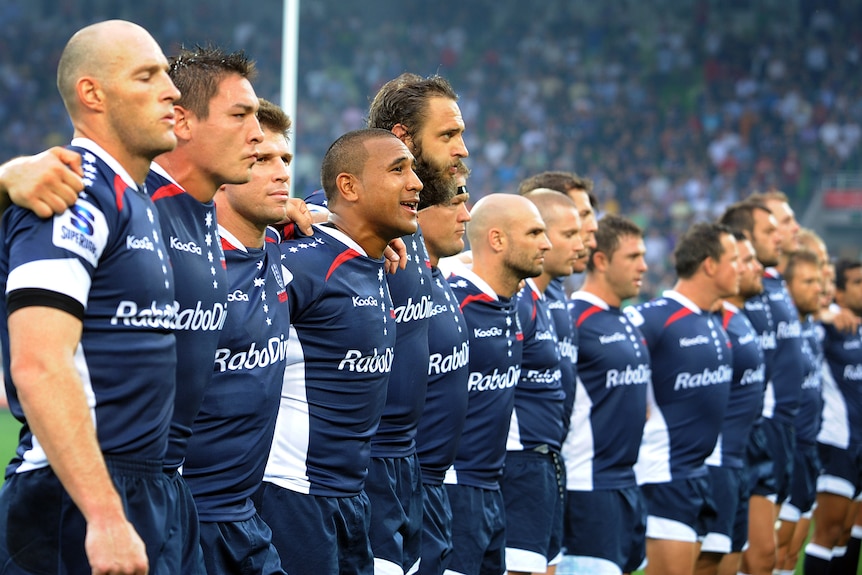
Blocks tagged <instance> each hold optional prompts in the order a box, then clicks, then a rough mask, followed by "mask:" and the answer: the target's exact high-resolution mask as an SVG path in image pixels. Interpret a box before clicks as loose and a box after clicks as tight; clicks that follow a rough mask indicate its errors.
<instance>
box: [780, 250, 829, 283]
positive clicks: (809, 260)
mask: <svg viewBox="0 0 862 575" xmlns="http://www.w3.org/2000/svg"><path fill="white" fill-rule="evenodd" d="M799 264H811V265H812V266H814V267H815V268H817V269H820V258H819V257H817V254H815V253H814V252H812V251H811V250H806V249H801V250H796V251H795V252H793V253H792V254H790V255H789V256H788V258H787V265H786V266H785V267H784V271H783V272H781V275H783V276H784V281H786V282H787V283H790V282H792V281H793V277H794V276H795V275H796V266H798V265H799Z"/></svg>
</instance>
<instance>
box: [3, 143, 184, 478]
mask: <svg viewBox="0 0 862 575" xmlns="http://www.w3.org/2000/svg"><path fill="white" fill-rule="evenodd" d="M70 149H72V150H74V151H76V152H78V153H80V154H81V157H82V162H83V170H84V178H83V179H84V190H83V191H82V192H81V194H80V195H79V196H78V199H77V201H76V202H75V204H74V205H73V206H72V207H70V208H69V209H67V210H66V211H65V212H63V213H62V214H59V215H56V216H54V217H53V218H50V219H44V220H43V219H40V218H39V217H37V216H36V215H34V214H33V213H32V212H30V211H29V210H25V209H22V208H18V207H16V206H12V207H10V208H9V209H8V210H7V211H6V213H5V214H4V216H3V223H2V227H0V241H2V246H3V248H2V252H0V276H2V278H3V292H4V294H5V295H6V297H5V298H4V300H3V309H2V314H3V317H4V318H5V317H7V316H8V314H9V313H11V312H14V311H15V310H17V309H20V308H22V307H28V306H46V307H53V308H57V309H60V310H64V311H67V312H69V313H71V314H73V315H75V316H76V317H79V318H80V319H81V321H82V325H83V333H82V335H81V341H80V343H79V345H78V347H77V350H76V352H75V363H76V366H77V369H78V374H79V376H80V378H81V382H82V384H83V386H84V388H85V392H86V394H87V396H88V398H89V403H90V409H91V412H92V416H93V421H94V422H95V426H96V433H97V437H98V441H99V446H100V447H101V449H102V452H103V453H105V454H106V455H112V456H125V457H134V458H135V459H139V460H154V461H161V460H162V459H163V458H164V456H165V451H166V448H167V438H168V429H169V426H170V418H171V412H172V410H173V405H174V387H175V382H176V340H175V338H174V335H173V326H174V319H175V317H176V315H175V308H174V285H173V284H174V278H173V274H172V273H171V269H170V264H169V262H168V254H167V251H166V249H165V244H164V240H163V238H162V233H161V229H160V228H159V214H158V211H157V210H156V208H155V206H154V205H153V202H152V201H151V199H150V197H149V196H148V195H147V193H146V190H141V189H140V188H139V185H138V184H136V183H135V182H134V181H133V180H132V178H131V177H130V176H129V175H128V173H127V172H126V171H125V170H124V169H123V168H122V167H121V166H120V164H119V163H118V162H117V161H116V160H115V159H114V158H112V157H111V156H110V155H108V153H107V152H105V151H104V150H103V149H102V148H100V147H99V146H97V145H96V144H95V143H94V142H92V141H90V140H86V139H83V138H76V139H75V140H73V141H72V146H71V147H70ZM45 327H46V329H47V328H48V326H45ZM0 335H2V343H3V368H4V373H5V377H6V391H7V394H8V398H9V406H10V409H11V410H12V413H13V414H14V415H15V417H16V418H17V419H18V420H19V421H21V422H22V423H23V424H24V427H23V429H22V431H21V434H20V435H19V444H18V449H17V452H16V455H15V457H14V459H13V460H12V462H11V463H10V465H9V467H8V468H7V470H6V472H7V475H8V474H11V473H21V472H24V471H28V470H32V469H37V468H42V467H46V466H48V465H49V462H48V461H47V459H46V457H45V453H44V451H43V450H42V448H41V446H40V445H39V442H38V439H37V438H35V437H34V436H33V435H32V433H31V431H30V428H29V427H28V425H27V421H26V419H25V417H24V413H23V411H22V409H21V404H20V402H19V401H18V396H17V393H16V389H15V386H14V383H15V382H14V381H13V380H12V378H11V373H10V370H9V367H10V365H9V332H8V326H7V324H6V322H5V321H4V322H3V328H2V333H0Z"/></svg>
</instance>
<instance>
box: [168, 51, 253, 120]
mask: <svg viewBox="0 0 862 575" xmlns="http://www.w3.org/2000/svg"><path fill="white" fill-rule="evenodd" d="M169 62H170V65H171V66H170V71H169V74H170V76H171V80H173V82H174V85H175V86H176V87H177V88H178V89H179V91H180V92H181V96H180V99H179V100H177V101H176V102H174V103H175V104H176V105H177V106H181V107H183V108H185V109H187V110H190V111H191V112H193V113H194V114H195V115H196V116H197V117H198V118H201V119H205V118H207V117H208V116H209V112H210V100H212V98H213V96H215V95H216V93H218V86H219V82H221V80H222V78H224V77H225V76H227V75H229V74H238V75H239V76H242V77H243V78H245V79H247V80H248V81H249V82H251V81H252V80H254V78H255V76H256V75H257V69H256V68H255V64H254V61H253V60H250V59H249V58H247V57H246V55H245V53H244V52H243V51H241V50H240V51H239V52H231V53H230V54H227V53H225V52H224V51H223V50H222V49H221V48H218V47H216V46H206V47H202V46H196V47H195V48H194V49H193V50H186V49H182V50H180V53H179V54H177V55H176V56H172V57H171V58H170V59H169Z"/></svg>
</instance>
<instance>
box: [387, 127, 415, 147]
mask: <svg viewBox="0 0 862 575" xmlns="http://www.w3.org/2000/svg"><path fill="white" fill-rule="evenodd" d="M392 133H393V134H395V135H396V136H398V139H399V140H401V141H402V142H404V145H405V146H407V147H408V148H409V149H410V150H412V149H413V138H411V137H410V132H409V131H408V130H407V127H406V126H405V125H404V124H395V125H394V126H392Z"/></svg>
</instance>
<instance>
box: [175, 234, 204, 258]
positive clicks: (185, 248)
mask: <svg viewBox="0 0 862 575" xmlns="http://www.w3.org/2000/svg"><path fill="white" fill-rule="evenodd" d="M171 248H173V249H175V250H179V251H181V252H188V253H190V254H197V255H201V248H200V246H198V245H197V244H196V243H194V242H191V241H189V242H186V243H183V242H181V241H180V240H178V239H177V238H175V237H174V236H171Z"/></svg>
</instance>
